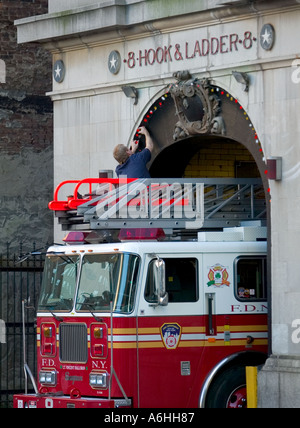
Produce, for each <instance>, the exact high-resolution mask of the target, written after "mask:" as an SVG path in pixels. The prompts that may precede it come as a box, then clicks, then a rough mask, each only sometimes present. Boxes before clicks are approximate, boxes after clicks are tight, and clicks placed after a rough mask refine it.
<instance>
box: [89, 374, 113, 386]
mask: <svg viewBox="0 0 300 428" xmlns="http://www.w3.org/2000/svg"><path fill="white" fill-rule="evenodd" d="M108 379H109V376H108V373H91V374H90V385H91V387H92V388H107V387H108Z"/></svg>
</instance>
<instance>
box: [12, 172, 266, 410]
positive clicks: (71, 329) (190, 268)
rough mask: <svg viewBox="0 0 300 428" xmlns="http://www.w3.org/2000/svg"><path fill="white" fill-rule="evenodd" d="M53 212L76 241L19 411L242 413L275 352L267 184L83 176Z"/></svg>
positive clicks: (43, 319) (47, 287)
mask: <svg viewBox="0 0 300 428" xmlns="http://www.w3.org/2000/svg"><path fill="white" fill-rule="evenodd" d="M70 186H73V189H72V190H73V193H72V196H69V197H68V198H67V199H64V200H60V199H59V192H61V191H62V189H63V188H70ZM84 186H88V188H87V191H86V194H85V195H83V196H82V188H83V187H84ZM49 207H50V209H52V210H53V211H55V213H56V216H57V217H58V219H59V222H60V224H61V225H62V228H63V230H65V231H66V232H67V235H66V238H65V240H64V241H65V242H64V245H54V246H51V247H50V248H49V249H48V251H47V254H46V260H45V268H44V276H43V283H42V288H41V292H40V299H39V304H38V308H37V379H36V380H35V379H34V377H33V375H32V372H31V370H30V368H29V367H28V366H27V364H25V372H27V375H29V376H30V379H31V382H32V384H33V389H34V391H35V392H34V393H27V394H25V395H16V396H15V397H14V407H15V408H197V407H201V408H204V407H209V408H244V407H247V394H246V381H245V367H246V366H249V365H250V366H259V365H261V364H263V363H264V361H265V360H266V358H267V352H268V304H267V300H268V299H267V289H268V287H267V229H266V227H264V226H265V201H264V198H263V197H262V187H261V182H260V180H249V179H243V180H229V179H228V180H227V179H223V180H219V181H218V182H217V183H216V179H214V180H213V181H212V180H209V179H203V180H187V179H186V180H179V179H178V180H167V179H163V180H158V179H152V180H125V179H123V181H122V179H121V180H113V179H86V180H82V181H80V180H78V181H76V180H74V181H67V182H64V183H61V184H60V185H59V186H58V188H57V189H56V192H55V195H54V200H53V201H52V202H51V203H50V204H49Z"/></svg>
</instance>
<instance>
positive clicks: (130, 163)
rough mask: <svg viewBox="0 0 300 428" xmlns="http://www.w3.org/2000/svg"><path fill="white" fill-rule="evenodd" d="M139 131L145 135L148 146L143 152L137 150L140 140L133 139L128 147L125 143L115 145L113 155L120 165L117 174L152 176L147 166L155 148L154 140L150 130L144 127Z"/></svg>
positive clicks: (134, 176)
mask: <svg viewBox="0 0 300 428" xmlns="http://www.w3.org/2000/svg"><path fill="white" fill-rule="evenodd" d="M138 133H139V134H141V135H144V136H145V141H146V147H145V149H144V150H142V151H141V152H137V149H138V146H139V141H137V140H135V141H132V143H131V147H130V148H129V149H128V148H127V147H126V146H124V144H119V145H118V146H117V147H115V149H114V152H113V155H114V158H115V159H116V161H117V162H119V165H118V166H117V168H116V173H117V176H118V177H120V176H127V178H151V176H150V173H149V171H148V168H147V163H148V162H150V160H151V153H152V150H153V140H152V138H151V136H150V134H149V131H148V130H147V129H146V128H145V127H144V126H142V127H140V128H139V129H138Z"/></svg>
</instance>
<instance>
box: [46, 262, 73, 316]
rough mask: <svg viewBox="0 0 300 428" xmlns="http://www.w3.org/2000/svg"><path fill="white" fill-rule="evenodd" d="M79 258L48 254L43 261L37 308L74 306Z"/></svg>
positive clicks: (49, 308)
mask: <svg viewBox="0 0 300 428" xmlns="http://www.w3.org/2000/svg"><path fill="white" fill-rule="evenodd" d="M79 261H80V258H79V256H75V255H74V256H73V255H72V256H69V255H65V254H62V255H48V256H47V257H46V261H45V268H44V275H43V282H42V289H41V295H40V301H39V308H38V309H39V310H40V311H41V310H48V311H50V312H51V311H53V310H54V311H71V310H72V309H73V306H74V296H75V292H76V283H77V274H78V270H79V269H78V266H79Z"/></svg>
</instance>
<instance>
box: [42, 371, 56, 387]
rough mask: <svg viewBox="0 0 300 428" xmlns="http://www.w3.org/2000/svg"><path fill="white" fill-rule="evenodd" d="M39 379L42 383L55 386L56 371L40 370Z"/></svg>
mask: <svg viewBox="0 0 300 428" xmlns="http://www.w3.org/2000/svg"><path fill="white" fill-rule="evenodd" d="M39 380H40V383H41V384H42V385H49V386H55V385H56V371H55V370H52V371H41V372H40V375H39Z"/></svg>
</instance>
